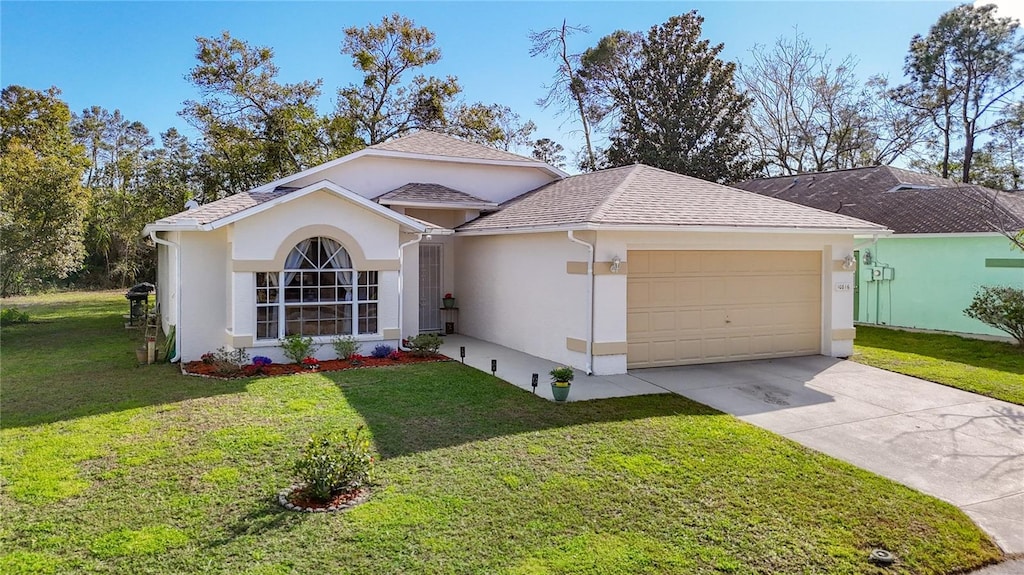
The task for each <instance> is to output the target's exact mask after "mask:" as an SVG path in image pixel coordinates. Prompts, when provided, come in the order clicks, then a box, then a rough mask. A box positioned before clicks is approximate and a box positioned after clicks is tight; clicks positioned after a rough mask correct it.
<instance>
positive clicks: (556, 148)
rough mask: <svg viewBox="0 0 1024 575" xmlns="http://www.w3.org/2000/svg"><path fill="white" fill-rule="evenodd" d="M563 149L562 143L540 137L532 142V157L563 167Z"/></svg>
mask: <svg viewBox="0 0 1024 575" xmlns="http://www.w3.org/2000/svg"><path fill="white" fill-rule="evenodd" d="M564 151H565V148H563V147H562V144H559V143H558V142H556V141H554V140H552V139H550V138H541V139H539V140H537V141H535V142H534V143H533V157H534V158H537V159H538V160H540V161H542V162H544V163H546V164H548V165H551V166H554V167H556V168H562V169H564V168H565V154H564V153H563V152H564Z"/></svg>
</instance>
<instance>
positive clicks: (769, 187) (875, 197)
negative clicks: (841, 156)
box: [736, 166, 1024, 337]
mask: <svg viewBox="0 0 1024 575" xmlns="http://www.w3.org/2000/svg"><path fill="white" fill-rule="evenodd" d="M736 187H738V188H742V189H745V190H749V191H752V192H756V193H758V194H762V195H765V196H770V197H773V198H779V199H783V200H787V201H791V202H796V203H799V204H803V205H806V206H811V207H815V208H818V209H822V210H828V211H832V212H839V213H842V214H847V215H850V216H854V217H857V218H861V219H865V220H869V221H872V222H878V223H880V224H883V225H884V226H886V227H888V228H890V229H892V230H894V232H895V233H894V234H893V235H891V236H888V237H881V236H877V237H876V236H862V237H861V238H860V239H859V240H858V242H857V244H856V246H857V250H856V251H857V255H858V259H859V262H860V266H859V268H858V273H857V297H856V300H855V302H856V308H855V312H854V313H855V319H856V321H858V322H860V323H865V324H876V325H889V326H895V327H905V328H915V329H924V330H936V331H948V332H954V333H961V334H968V335H970V334H979V335H991V336H1001V337H1005V336H1006V334H1005V333H1004V332H1001V331H998V330H996V329H994V328H992V327H990V326H988V325H986V324H984V323H982V322H980V321H978V320H975V319H971V318H969V317H967V316H966V315H964V313H963V310H964V308H966V307H967V306H968V305H970V303H971V300H972V299H973V297H974V294H975V293H976V292H977V291H978V288H979V287H980V286H983V285H988V286H994V285H1004V286H1007V285H1008V286H1014V287H1024V252H1021V251H1020V250H1019V249H1017V248H1016V247H1015V245H1014V243H1013V242H1012V241H1010V239H1009V238H1007V236H1006V235H1005V234H1006V233H1010V234H1014V233H1016V232H1018V231H1019V230H1020V229H1021V228H1024V192H1019V191H1018V192H997V191H995V190H991V189H988V188H984V187H982V186H975V185H962V184H958V183H956V182H954V181H952V180H947V179H944V178H940V177H937V176H931V175H927V174H920V173H916V172H911V171H907V170H902V169H898V168H893V167H889V166H875V167H867V168H855V169H850V170H839V171H833V172H818V173H808V174H800V175H798V176H779V177H775V178H764V179H758V180H750V181H747V182H742V183H740V184H736Z"/></svg>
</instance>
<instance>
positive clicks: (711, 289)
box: [626, 251, 821, 368]
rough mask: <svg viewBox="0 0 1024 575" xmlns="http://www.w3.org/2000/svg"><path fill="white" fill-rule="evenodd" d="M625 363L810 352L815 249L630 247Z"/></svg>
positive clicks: (817, 298) (817, 280)
mask: <svg viewBox="0 0 1024 575" xmlns="http://www.w3.org/2000/svg"><path fill="white" fill-rule="evenodd" d="M627 260H628V262H629V265H628V269H629V277H628V280H627V294H626V300H627V308H626V309H627V316H626V337H627V340H626V341H627V344H628V352H627V365H628V367H630V368H638V367H658V366H666V365H685V364H692V363H712V362H719V361H739V360H744V359H761V358H768V357H785V356H793V355H813V354H816V353H819V350H820V347H821V252H781V251H780V252H775V251H765V252H761V251H758V252H753V251H630V252H629V254H628V257H627Z"/></svg>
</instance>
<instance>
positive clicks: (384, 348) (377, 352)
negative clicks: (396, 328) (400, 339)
mask: <svg viewBox="0 0 1024 575" xmlns="http://www.w3.org/2000/svg"><path fill="white" fill-rule="evenodd" d="M393 351H395V348H393V347H391V346H390V345H387V344H383V343H382V344H380V345H378V346H377V347H375V348H373V352H372V353H370V355H372V356H373V357H375V358H377V359H384V358H385V357H388V356H389V355H391V352H393Z"/></svg>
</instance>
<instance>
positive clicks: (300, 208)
mask: <svg viewBox="0 0 1024 575" xmlns="http://www.w3.org/2000/svg"><path fill="white" fill-rule="evenodd" d="M320 224H329V225H331V226H334V227H336V228H339V229H341V230H343V231H344V232H345V233H347V234H348V235H349V236H351V239H343V238H336V239H338V240H339V241H342V243H343V244H345V247H346V248H348V249H349V251H352V247H355V248H357V249H358V250H359V251H361V252H362V254H363V255H364V256H365V257H366V258H367V259H372V260H395V259H397V258H398V229H399V226H398V224H397V223H395V222H393V221H390V220H387V219H384V218H383V217H381V216H379V215H377V214H374V213H372V212H369V211H367V210H366V209H365V208H363V207H361V206H358V205H356V204H354V203H352V202H350V201H348V200H345V199H344V198H341V197H339V196H337V195H335V194H333V193H331V192H327V191H320V192H314V193H312V194H308V195H306V196H303V197H301V198H299V199H296V200H293V201H290V202H287V203H284V204H280V205H277V206H275V207H274V208H273V209H270V210H267V211H264V212H261V213H259V214H256V215H253V216H251V217H248V218H245V219H243V220H240V221H238V222H236V223H235V224H232V227H233V228H234V232H233V237H232V250H233V251H232V258H233V259H235V260H270V259H273V258H274V257H275V255H276V254H277V252H278V249H279V248H280V247H281V246H282V242H284V240H285V239H286V238H288V237H289V236H290V235H292V234H293V232H295V230H298V229H301V228H303V227H306V226H315V225H320ZM353 240H354V243H355V244H356V245H355V246H350V245H349V244H353ZM291 247H292V246H288V249H291Z"/></svg>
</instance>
